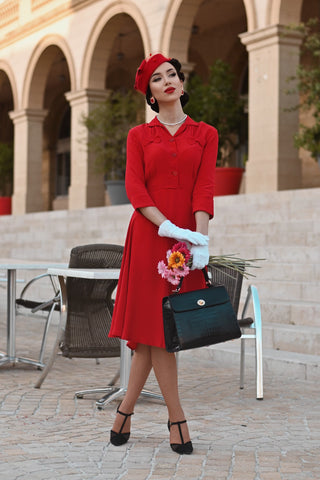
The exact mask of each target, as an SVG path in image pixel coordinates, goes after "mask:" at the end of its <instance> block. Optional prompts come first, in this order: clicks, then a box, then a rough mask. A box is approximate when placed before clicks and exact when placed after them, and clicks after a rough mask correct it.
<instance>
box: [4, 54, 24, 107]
mask: <svg viewBox="0 0 320 480" xmlns="http://www.w3.org/2000/svg"><path fill="white" fill-rule="evenodd" d="M0 70H2V71H3V72H4V73H5V74H6V75H7V77H8V79H9V82H10V86H11V92H12V98H13V108H14V110H15V109H17V108H18V104H19V103H18V91H17V84H16V80H15V77H14V74H13V71H12V69H11V67H10V65H9V64H8V63H7V62H5V61H4V60H0Z"/></svg>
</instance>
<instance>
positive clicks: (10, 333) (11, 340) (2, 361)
mask: <svg viewBox="0 0 320 480" xmlns="http://www.w3.org/2000/svg"><path fill="white" fill-rule="evenodd" d="M16 277H17V271H16V270H15V269H8V273H7V279H8V282H7V354H6V355H3V356H2V358H0V366H1V365H6V364H8V363H11V364H13V365H14V364H15V363H27V364H29V365H34V366H36V367H44V364H43V363H40V362H37V361H35V360H31V359H29V358H23V357H16Z"/></svg>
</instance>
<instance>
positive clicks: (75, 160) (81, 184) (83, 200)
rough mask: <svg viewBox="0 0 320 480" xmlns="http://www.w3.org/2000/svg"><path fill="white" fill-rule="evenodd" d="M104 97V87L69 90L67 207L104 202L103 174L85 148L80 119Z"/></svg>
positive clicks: (86, 136) (86, 135) (85, 137)
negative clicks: (69, 145) (69, 166)
mask: <svg viewBox="0 0 320 480" xmlns="http://www.w3.org/2000/svg"><path fill="white" fill-rule="evenodd" d="M105 97H106V91H104V90H87V89H86V90H81V91H76V92H68V93H67V94H66V98H67V100H68V101H69V102H70V107H71V185H70V187H69V209H70V210H75V209H82V208H87V207H97V206H101V205H104V203H105V188H104V180H103V174H101V173H97V171H96V167H95V164H94V156H93V154H92V153H90V152H88V148H87V140H88V130H87V129H86V128H85V127H84V125H83V123H82V118H83V115H88V113H89V112H90V111H91V110H92V109H93V108H94V107H95V106H96V105H97V103H99V102H100V101H102V100H103V99H104V98H105Z"/></svg>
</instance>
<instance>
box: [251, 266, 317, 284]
mask: <svg viewBox="0 0 320 480" xmlns="http://www.w3.org/2000/svg"><path fill="white" fill-rule="evenodd" d="M259 264H260V265H261V268H259V269H258V270H255V271H252V273H254V274H255V275H256V276H257V278H258V279H260V278H261V279H266V280H272V281H277V282H279V281H288V280H289V281H299V282H319V281H320V263H284V262H282V263H279V262H259Z"/></svg>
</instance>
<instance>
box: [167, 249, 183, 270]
mask: <svg viewBox="0 0 320 480" xmlns="http://www.w3.org/2000/svg"><path fill="white" fill-rule="evenodd" d="M184 263H185V258H184V255H182V253H181V252H172V253H171V255H170V256H169V258H168V267H169V268H172V269H173V268H179V267H182V266H183V265H184Z"/></svg>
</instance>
